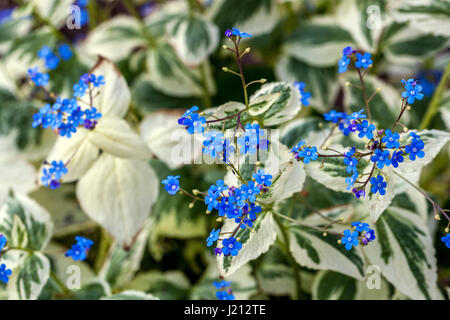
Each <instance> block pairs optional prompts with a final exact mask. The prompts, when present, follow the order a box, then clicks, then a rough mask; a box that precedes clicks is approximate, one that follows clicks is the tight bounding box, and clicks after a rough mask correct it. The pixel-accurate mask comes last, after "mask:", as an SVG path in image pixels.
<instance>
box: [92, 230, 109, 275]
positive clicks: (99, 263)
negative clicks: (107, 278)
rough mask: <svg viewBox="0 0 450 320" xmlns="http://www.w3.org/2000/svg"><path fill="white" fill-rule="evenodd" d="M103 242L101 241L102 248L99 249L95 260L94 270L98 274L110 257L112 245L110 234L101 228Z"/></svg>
mask: <svg viewBox="0 0 450 320" xmlns="http://www.w3.org/2000/svg"><path fill="white" fill-rule="evenodd" d="M100 230H101V240H100V248H99V249H98V254H97V258H96V259H95V263H94V269H95V271H96V272H97V273H99V272H100V270H101V268H102V267H103V264H104V263H105V260H106V256H107V255H108V250H109V247H110V245H111V239H110V237H109V235H108V232H107V231H106V230H105V229H103V228H101V227H100Z"/></svg>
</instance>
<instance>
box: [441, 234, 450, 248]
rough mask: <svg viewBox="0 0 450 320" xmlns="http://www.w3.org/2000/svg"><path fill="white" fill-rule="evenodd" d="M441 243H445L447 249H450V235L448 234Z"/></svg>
mask: <svg viewBox="0 0 450 320" xmlns="http://www.w3.org/2000/svg"><path fill="white" fill-rule="evenodd" d="M441 241H442V242H444V243H445V245H446V246H447V248H450V234H447V235H446V236H445V237H442V238H441Z"/></svg>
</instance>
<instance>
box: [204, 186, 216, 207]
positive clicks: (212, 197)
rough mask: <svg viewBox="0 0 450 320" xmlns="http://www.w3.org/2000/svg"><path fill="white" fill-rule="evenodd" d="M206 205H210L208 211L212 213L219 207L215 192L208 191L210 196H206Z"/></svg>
mask: <svg viewBox="0 0 450 320" xmlns="http://www.w3.org/2000/svg"><path fill="white" fill-rule="evenodd" d="M205 204H206V205H208V207H207V210H208V211H209V212H211V211H212V210H213V209H216V208H217V206H218V205H219V202H218V201H217V195H215V194H214V192H213V191H211V190H210V191H208V195H207V196H205Z"/></svg>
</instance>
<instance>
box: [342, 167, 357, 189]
mask: <svg viewBox="0 0 450 320" xmlns="http://www.w3.org/2000/svg"><path fill="white" fill-rule="evenodd" d="M358 175H359V174H358V171H355V172H354V173H353V174H352V176H351V177H347V178H345V183H346V184H347V188H346V189H347V190H350V188H351V187H352V186H353V185H354V184H355V182H356V179H357V178H358Z"/></svg>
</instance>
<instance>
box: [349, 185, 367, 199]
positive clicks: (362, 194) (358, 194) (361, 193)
mask: <svg viewBox="0 0 450 320" xmlns="http://www.w3.org/2000/svg"><path fill="white" fill-rule="evenodd" d="M352 192H353V193H354V194H355V197H356V198H357V199H359V198H361V197H363V198H364V197H365V196H366V191H364V188H362V189H359V190H358V189H356V188H353V189H352Z"/></svg>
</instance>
